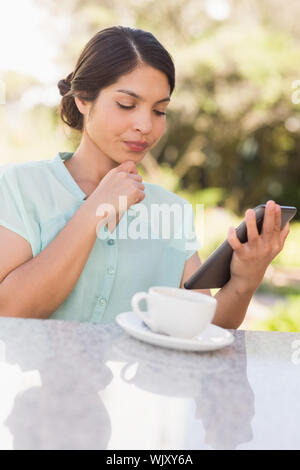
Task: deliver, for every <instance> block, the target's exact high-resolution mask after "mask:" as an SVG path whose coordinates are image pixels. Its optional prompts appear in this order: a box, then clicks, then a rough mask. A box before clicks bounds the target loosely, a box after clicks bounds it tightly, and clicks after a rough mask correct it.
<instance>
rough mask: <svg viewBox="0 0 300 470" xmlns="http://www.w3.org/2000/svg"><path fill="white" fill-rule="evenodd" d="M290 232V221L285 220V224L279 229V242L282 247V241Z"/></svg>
mask: <svg viewBox="0 0 300 470" xmlns="http://www.w3.org/2000/svg"><path fill="white" fill-rule="evenodd" d="M289 233H290V223H289V222H287V223H286V224H285V226H284V227H283V229H282V230H281V232H280V244H281V247H283V245H284V242H285V240H286V238H287V236H288V234H289Z"/></svg>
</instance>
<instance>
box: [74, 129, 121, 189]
mask: <svg viewBox="0 0 300 470" xmlns="http://www.w3.org/2000/svg"><path fill="white" fill-rule="evenodd" d="M66 165H67V167H68V168H71V169H72V172H73V175H74V176H75V177H76V178H77V179H78V180H80V181H85V182H89V183H91V184H94V185H98V184H99V183H100V181H101V180H102V179H103V178H104V176H105V175H106V174H107V173H108V172H109V171H110V170H112V169H113V168H115V167H116V166H118V163H117V162H115V161H114V160H112V159H111V158H110V157H108V156H107V155H105V154H104V153H103V152H102V151H101V150H100V149H99V147H97V146H96V145H95V144H94V143H93V142H92V141H91V140H90V139H88V138H86V136H85V134H84V135H83V136H82V139H81V142H80V145H79V147H78V148H77V149H76V151H75V152H74V153H73V156H72V157H71V158H70V159H69V160H67V162H66Z"/></svg>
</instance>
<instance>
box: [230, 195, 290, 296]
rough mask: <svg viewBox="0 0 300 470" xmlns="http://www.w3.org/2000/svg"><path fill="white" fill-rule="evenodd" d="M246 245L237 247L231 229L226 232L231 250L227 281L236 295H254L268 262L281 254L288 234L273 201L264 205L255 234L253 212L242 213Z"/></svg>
mask: <svg viewBox="0 0 300 470" xmlns="http://www.w3.org/2000/svg"><path fill="white" fill-rule="evenodd" d="M245 219H246V226H247V235H248V241H247V242H246V243H241V242H240V240H239V239H238V237H237V235H236V231H235V229H234V228H233V227H230V229H229V232H228V242H229V244H230V245H231V247H232V249H233V250H234V252H233V255H232V260H231V264H230V272H231V280H230V283H231V284H232V283H233V284H234V285H235V287H236V288H237V291H238V292H241V293H242V292H249V291H253V292H254V291H255V290H256V289H257V287H258V286H259V284H260V283H261V281H262V280H263V277H264V274H265V271H266V269H267V267H268V265H269V264H270V263H271V261H272V260H273V259H274V258H275V256H277V255H278V253H279V252H280V251H281V250H282V248H283V245H284V242H285V240H286V237H287V236H288V234H289V231H290V228H289V223H286V224H285V226H284V227H283V229H282V230H280V226H281V208H280V206H279V205H278V204H276V203H275V202H274V201H268V202H267V204H266V208H265V214H264V220H263V227H262V231H261V234H259V233H258V230H257V226H256V217H255V212H254V210H253V209H248V210H247V211H246V213H245Z"/></svg>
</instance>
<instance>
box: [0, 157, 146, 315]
mask: <svg viewBox="0 0 300 470" xmlns="http://www.w3.org/2000/svg"><path fill="white" fill-rule="evenodd" d="M140 180H141V176H140V175H138V171H137V169H136V166H135V163H134V162H132V161H130V160H128V161H126V162H123V163H122V164H120V165H119V166H118V167H116V168H113V169H112V170H110V171H109V172H108V173H107V174H106V175H105V177H104V178H103V179H102V180H101V182H100V184H99V185H98V187H97V188H96V189H95V190H94V192H93V193H92V194H91V195H90V196H89V198H88V199H87V200H86V201H85V202H84V203H83V204H82V205H81V207H80V208H79V209H78V210H77V211H76V213H75V214H74V215H73V217H72V218H71V219H70V220H69V221H68V222H67V224H66V225H65V226H64V228H63V229H62V230H61V231H60V232H59V233H58V235H57V236H56V237H55V238H54V239H53V240H52V242H51V243H49V245H48V246H47V247H46V248H45V249H44V250H43V251H42V252H41V253H39V254H38V255H37V256H36V257H34V258H32V256H30V257H31V258H32V259H30V260H28V258H29V248H30V245H29V244H28V242H27V241H25V240H24V239H22V240H21V237H20V239H19V241H18V242H17V243H16V238H14V239H12V235H10V242H9V248H10V252H11V253H12V250H13V249H14V247H15V246H16V245H18V247H19V254H18V256H17V257H15V260H14V263H12V262H11V261H10V262H9V263H8V256H6V255H5V254H4V253H3V251H4V250H2V252H1V251H0V265H1V269H0V316H11V317H25V318H26V317H27V318H49V317H50V316H51V314H52V313H54V312H55V311H56V310H57V308H58V307H59V306H60V305H61V304H62V303H63V302H64V301H65V299H66V298H67V297H68V295H69V294H70V293H71V291H72V290H73V288H74V286H75V284H76V282H77V280H78V278H79V276H80V275H81V273H82V271H83V269H84V266H85V264H86V262H87V259H88V257H89V255H90V252H91V250H92V248H93V246H94V243H95V241H96V239H97V233H98V230H99V227H100V226H101V225H103V224H104V223H106V222H107V219H109V220H108V228H109V230H110V231H112V230H111V226H110V219H111V217H114V216H115V215H116V216H117V220H118V221H119V218H120V217H119V216H120V214H119V210H118V201H119V196H120V194H122V195H125V196H126V197H127V206H129V207H130V206H131V205H132V204H134V203H136V202H139V201H140V200H142V199H143V198H144V197H145V194H144V191H143V190H144V186H143V185H142V184H141V183H140ZM103 204H105V206H102V205H103ZM107 205H109V210H108V209H107ZM101 206H102V207H101ZM99 208H100V209H101V211H100V213H99V211H98V209H99ZM104 208H105V209H104ZM102 209H104V212H103V211H102ZM107 213H108V215H107ZM114 222H115V221H114V220H113V225H114V226H115V225H116V224H115V223H114ZM8 232H9V231H8ZM8 232H6V234H7V233H8ZM13 235H15V236H16V234H13ZM12 240H13V241H12ZM0 246H1V243H0ZM30 251H31V250H30ZM1 259H2V260H5V259H6V262H7V264H6V267H5V269H4V267H3V264H4V263H3V262H1ZM22 263H23V264H22Z"/></svg>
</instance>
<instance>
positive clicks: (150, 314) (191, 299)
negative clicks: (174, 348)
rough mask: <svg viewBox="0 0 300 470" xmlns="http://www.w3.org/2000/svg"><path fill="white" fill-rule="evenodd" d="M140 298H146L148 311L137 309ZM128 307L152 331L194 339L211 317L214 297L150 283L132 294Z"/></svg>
mask: <svg viewBox="0 0 300 470" xmlns="http://www.w3.org/2000/svg"><path fill="white" fill-rule="evenodd" d="M142 299H145V300H146V303H147V306H148V310H147V311H143V310H140V308H139V302H140V301H141V300H142ZM131 306H132V310H133V311H134V312H135V313H136V314H137V315H138V316H139V317H140V318H142V319H143V321H144V322H145V323H146V325H148V326H149V328H150V329H151V330H152V331H153V332H155V333H165V334H167V335H170V336H176V337H179V338H193V337H194V336H197V335H198V334H199V333H201V331H203V330H204V329H205V328H206V326H208V325H209V323H211V321H212V320H213V317H214V314H215V311H216V308H217V300H216V299H215V298H214V297H211V296H209V295H206V294H201V293H200V292H193V291H192V290H188V289H180V288H177V287H167V286H153V287H150V289H149V290H148V292H137V293H136V294H134V295H133V297H132V299H131Z"/></svg>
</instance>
